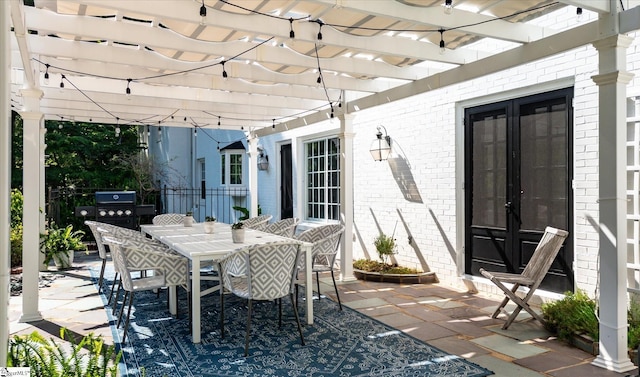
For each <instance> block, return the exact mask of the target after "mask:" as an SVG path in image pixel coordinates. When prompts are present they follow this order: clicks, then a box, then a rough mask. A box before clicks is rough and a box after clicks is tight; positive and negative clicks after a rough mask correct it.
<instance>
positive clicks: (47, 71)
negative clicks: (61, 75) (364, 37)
mask: <svg viewBox="0 0 640 377" xmlns="http://www.w3.org/2000/svg"><path fill="white" fill-rule="evenodd" d="M44 66H45V67H46V70H45V71H44V84H45V85H49V64H45V65H44Z"/></svg>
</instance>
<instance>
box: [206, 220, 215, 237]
mask: <svg viewBox="0 0 640 377" xmlns="http://www.w3.org/2000/svg"><path fill="white" fill-rule="evenodd" d="M215 222H216V218H215V217H212V216H205V218H204V232H205V233H208V234H211V233H213V229H214V227H215Z"/></svg>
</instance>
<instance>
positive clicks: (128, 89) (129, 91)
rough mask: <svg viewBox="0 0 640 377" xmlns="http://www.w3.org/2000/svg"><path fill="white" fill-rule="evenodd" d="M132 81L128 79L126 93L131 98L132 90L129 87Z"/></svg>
mask: <svg viewBox="0 0 640 377" xmlns="http://www.w3.org/2000/svg"><path fill="white" fill-rule="evenodd" d="M131 80H132V79H127V89H126V90H125V93H126V94H127V97H129V96H130V95H131V88H130V87H129V85H130V84H131Z"/></svg>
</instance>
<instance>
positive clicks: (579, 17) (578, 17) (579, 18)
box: [576, 7, 582, 22]
mask: <svg viewBox="0 0 640 377" xmlns="http://www.w3.org/2000/svg"><path fill="white" fill-rule="evenodd" d="M576 21H578V22H580V21H582V8H580V7H578V8H576Z"/></svg>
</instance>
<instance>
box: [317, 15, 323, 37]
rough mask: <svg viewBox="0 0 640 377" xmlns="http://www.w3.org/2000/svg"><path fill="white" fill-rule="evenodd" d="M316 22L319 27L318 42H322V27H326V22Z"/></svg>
mask: <svg viewBox="0 0 640 377" xmlns="http://www.w3.org/2000/svg"><path fill="white" fill-rule="evenodd" d="M316 22H317V23H318V25H319V27H318V40H319V41H321V40H322V25H324V22H322V21H321V20H316Z"/></svg>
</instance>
